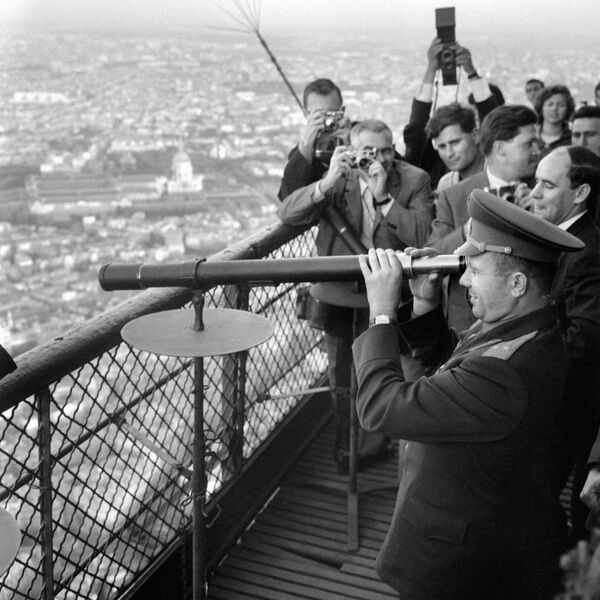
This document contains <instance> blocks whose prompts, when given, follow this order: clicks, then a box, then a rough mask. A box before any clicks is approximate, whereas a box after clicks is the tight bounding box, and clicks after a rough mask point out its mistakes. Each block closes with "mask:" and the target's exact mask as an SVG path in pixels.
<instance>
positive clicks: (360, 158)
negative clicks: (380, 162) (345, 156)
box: [350, 149, 377, 171]
mask: <svg viewBox="0 0 600 600" xmlns="http://www.w3.org/2000/svg"><path fill="white" fill-rule="evenodd" d="M350 159H351V162H350V165H351V167H352V168H353V169H357V168H358V169H362V170H363V171H367V170H368V169H369V167H370V166H371V165H372V164H373V163H374V162H375V161H376V160H377V150H367V149H365V150H362V151H361V152H357V151H356V150H352V151H351V152H350Z"/></svg>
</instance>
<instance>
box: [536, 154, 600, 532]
mask: <svg viewBox="0 0 600 600" xmlns="http://www.w3.org/2000/svg"><path fill="white" fill-rule="evenodd" d="M599 192H600V157H599V156H597V155H595V154H594V153H593V152H592V151H591V150H589V149H587V148H583V147H580V146H562V147H560V148H557V149H555V150H553V151H552V152H550V154H548V155H547V156H545V157H544V158H542V159H541V160H540V163H539V165H538V166H537V169H536V184H535V187H534V188H533V191H532V192H531V199H532V202H533V213H534V215H536V216H538V217H540V218H542V219H544V220H546V221H548V222H550V223H553V224H555V225H558V226H559V227H560V228H561V229H564V230H566V231H568V232H569V233H571V234H573V235H574V236H577V237H578V238H579V239H580V240H581V241H582V242H584V243H585V248H584V249H583V250H581V251H580V252H576V253H573V254H571V253H563V254H561V256H560V258H559V260H558V269H557V273H556V277H555V278H554V282H553V284H552V297H553V298H554V299H555V300H556V303H557V308H558V315H559V320H560V325H561V331H562V334H563V336H564V338H565V341H566V343H567V348H568V351H569V361H568V370H567V380H566V384H565V391H564V395H563V400H562V404H561V408H560V412H559V415H558V419H557V440H556V443H555V444H554V445H553V449H554V456H555V463H554V470H553V473H554V476H555V481H554V483H555V493H556V496H557V497H558V496H559V495H560V493H561V491H562V490H563V488H564V486H565V484H566V482H567V479H568V478H569V475H570V474H571V472H572V471H573V469H574V479H573V485H572V492H571V499H570V501H571V525H572V531H571V533H572V541H576V540H579V539H582V538H586V537H587V535H588V532H587V530H586V527H585V523H586V518H587V510H586V508H585V506H584V505H583V503H582V502H581V501H580V499H579V493H580V492H581V489H582V487H583V483H584V481H585V478H586V476H587V466H586V465H587V459H588V454H589V452H590V450H591V448H592V445H593V443H594V440H595V438H596V431H597V429H598V427H599V426H600V371H599V368H598V367H599V365H600V230H599V229H598V226H597V225H596V223H595V221H594V218H593V217H594V214H595V211H596V208H597V203H598V194H599ZM565 525H566V518H565Z"/></svg>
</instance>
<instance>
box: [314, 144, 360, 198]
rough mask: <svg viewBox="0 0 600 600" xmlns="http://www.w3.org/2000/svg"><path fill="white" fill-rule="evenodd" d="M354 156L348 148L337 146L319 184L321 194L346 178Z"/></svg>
mask: <svg viewBox="0 0 600 600" xmlns="http://www.w3.org/2000/svg"><path fill="white" fill-rule="evenodd" d="M353 160H354V154H353V151H352V148H350V147H349V146H338V147H337V148H335V150H334V151H333V154H332V156H331V161H330V162H329V169H328V171H327V173H325V176H324V177H323V179H321V182H320V184H319V188H320V190H321V192H322V193H323V194H325V193H327V192H328V191H329V190H331V189H332V188H333V187H335V185H336V184H337V183H338V181H340V180H341V179H343V178H345V177H348V176H349V175H350V171H351V170H352V163H353Z"/></svg>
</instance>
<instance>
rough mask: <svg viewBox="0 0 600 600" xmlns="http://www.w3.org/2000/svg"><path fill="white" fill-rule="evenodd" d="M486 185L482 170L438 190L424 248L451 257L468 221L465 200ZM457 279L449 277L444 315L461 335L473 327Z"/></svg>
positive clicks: (468, 308) (462, 291)
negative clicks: (426, 247) (430, 248)
mask: <svg viewBox="0 0 600 600" xmlns="http://www.w3.org/2000/svg"><path fill="white" fill-rule="evenodd" d="M489 185H490V182H489V180H488V176H487V171H485V170H484V171H481V173H476V174H475V175H472V176H471V177H468V178H467V179H464V180H463V181H461V182H460V183H457V184H456V185H452V186H450V187H448V188H446V189H445V190H442V191H441V192H440V193H439V194H438V196H437V198H436V199H435V219H434V220H433V222H432V223H431V235H430V236H429V239H428V240H427V246H430V247H432V248H435V249H436V250H437V251H438V252H439V253H440V254H452V253H453V252H454V250H456V249H457V248H458V247H459V246H461V245H462V244H463V242H464V241H465V236H464V233H463V225H464V224H465V223H466V222H467V221H468V220H469V214H468V212H467V198H468V197H469V194H470V193H471V192H472V191H473V190H475V189H478V190H482V189H483V188H485V187H489ZM459 279H460V275H450V277H449V280H448V294H447V301H446V313H447V317H448V324H449V325H450V327H452V328H453V329H456V331H463V330H464V329H468V328H469V327H470V326H471V325H472V324H473V314H472V312H471V307H470V305H469V303H468V301H467V296H466V293H465V289H464V288H463V287H461V286H460V285H459V283H458V281H459Z"/></svg>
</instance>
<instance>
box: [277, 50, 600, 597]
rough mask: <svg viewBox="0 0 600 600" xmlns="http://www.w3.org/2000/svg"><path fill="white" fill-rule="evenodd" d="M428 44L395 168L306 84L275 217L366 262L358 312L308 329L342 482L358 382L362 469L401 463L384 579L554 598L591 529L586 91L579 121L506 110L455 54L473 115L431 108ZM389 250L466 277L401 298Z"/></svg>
mask: <svg viewBox="0 0 600 600" xmlns="http://www.w3.org/2000/svg"><path fill="white" fill-rule="evenodd" d="M442 47H443V45H442V43H441V42H440V40H439V39H435V40H434V41H433V43H432V44H431V46H430V47H429V49H428V54H427V60H426V68H425V74H424V76H423V80H422V84H421V86H420V89H419V91H418V93H417V95H416V96H415V98H414V99H413V103H412V110H411V113H410V119H409V122H408V124H407V125H406V127H405V128H404V131H403V134H404V146H405V151H404V153H403V154H402V155H401V154H400V153H399V152H398V151H397V150H396V148H395V145H394V140H393V134H392V131H391V130H390V128H389V127H388V126H387V125H386V124H385V123H383V122H381V121H379V120H376V119H365V120H361V121H360V122H353V121H352V120H351V119H350V118H348V116H347V115H346V114H345V110H344V105H343V96H342V92H341V90H340V89H339V87H338V86H336V85H335V84H334V83H333V82H332V81H331V80H329V79H319V80H316V81H314V82H312V83H310V84H309V85H308V86H307V87H306V89H305V93H304V107H305V109H306V113H307V115H308V117H307V123H306V126H305V128H304V130H303V132H302V134H301V136H300V140H299V143H298V145H297V146H296V147H295V148H294V149H293V150H292V151H291V152H290V155H289V160H288V163H287V165H286V167H285V170H284V176H283V179H282V182H281V187H280V191H279V198H280V200H281V206H280V209H279V216H280V218H281V220H282V221H283V222H284V223H287V224H290V225H310V224H314V225H317V224H318V234H317V252H318V254H319V255H337V254H357V253H360V255H361V257H360V264H361V269H362V272H363V275H364V282H365V283H364V285H365V288H364V292H365V294H366V297H367V299H368V308H364V309H358V310H354V309H352V308H348V307H344V306H340V305H338V304H337V303H336V305H327V304H326V303H324V302H323V301H322V300H321V301H319V300H315V303H316V304H317V305H318V306H317V309H318V310H317V311H316V312H318V313H319V314H320V316H321V317H322V316H323V315H325V318H319V319H315V322H314V323H313V326H315V327H319V328H321V329H323V330H324V337H325V347H326V350H327V355H328V359H329V376H330V386H331V396H332V401H333V406H334V414H335V424H336V442H335V448H334V449H333V452H334V458H335V460H336V461H337V463H338V465H339V468H340V470H341V471H345V470H347V453H348V429H349V411H350V407H351V406H352V404H351V402H349V399H350V398H349V393H350V392H349V390H350V381H351V375H352V366H353V367H354V369H355V374H356V380H357V393H356V399H355V400H356V409H357V412H358V416H359V420H360V423H361V425H362V427H363V432H362V438H361V445H360V447H359V450H358V453H359V461H364V462H368V461H369V460H377V459H378V458H380V457H383V456H388V455H389V439H399V440H401V443H403V444H406V447H405V450H404V471H403V475H402V479H401V482H400V487H399V491H398V498H397V502H396V508H395V511H394V516H393V518H392V524H391V526H390V529H389V532H388V535H387V537H386V540H385V543H384V545H383V548H382V549H381V551H380V553H379V556H378V559H377V570H378V573H379V574H380V576H381V577H382V578H383V579H384V580H385V581H386V582H388V583H389V584H390V585H391V586H392V587H394V588H395V589H396V590H398V592H399V593H400V598H401V599H404V600H417V599H423V600H425V599H427V600H436V599H440V600H442V599H443V600H450V599H453V598H457V599H458V598H461V599H462V600H464V599H466V598H488V599H489V598H511V599H512V600H514V599H518V598H523V599H528V600H531V599H536V598H540V599H542V598H544V599H546V598H553V597H554V595H555V594H557V593H559V591H560V590H561V589H562V587H561V586H562V582H561V578H562V572H561V570H560V568H559V559H560V556H561V555H563V554H564V553H565V552H567V551H568V549H569V548H572V547H573V546H574V545H575V544H577V543H578V542H579V541H581V540H587V539H589V535H590V528H589V523H590V516H589V508H588V507H591V508H592V511H593V512H592V514H594V512H600V434H599V432H598V431H599V427H600V369H599V367H600V228H599V223H600V212H599V208H598V202H599V197H600V84H598V86H596V89H595V90H594V93H595V104H591V103H590V104H587V103H585V102H580V105H579V106H577V103H576V101H575V100H574V98H573V97H572V95H571V93H570V91H569V89H568V87H566V86H565V85H562V84H560V83H556V84H553V85H545V84H544V82H542V81H540V80H539V79H535V78H532V79H530V80H528V81H526V82H525V84H524V102H523V103H522V104H506V103H505V100H504V97H503V95H502V93H501V91H500V90H499V89H498V88H497V86H493V85H492V84H490V83H489V82H488V81H487V80H486V79H485V78H484V77H482V76H481V75H479V73H478V71H477V69H476V68H475V66H474V64H473V59H472V56H471V53H470V51H469V50H468V49H467V48H465V47H463V46H461V45H459V44H457V45H456V48H455V54H456V63H457V68H459V69H461V70H462V73H463V76H464V77H466V78H467V80H468V82H469V85H470V87H471V95H470V97H469V105H462V104H460V103H458V102H454V103H451V104H448V105H445V106H439V107H438V106H433V100H434V95H435V85H436V83H435V81H436V77H437V75H438V74H439V55H440V52H441V51H442ZM525 98H526V100H525ZM349 237H350V238H351V239H350V242H349V241H348V238H349ZM398 250H400V251H404V252H406V253H407V254H410V255H411V256H413V257H421V256H431V255H434V254H436V253H440V254H452V253H454V254H458V255H461V256H463V257H465V262H466V270H465V271H464V273H462V274H452V275H446V276H442V275H440V274H437V273H435V272H433V273H429V274H425V275H420V276H418V277H416V278H414V279H411V280H410V281H406V280H405V279H404V277H403V275H402V267H401V264H400V262H399V260H398V257H397V254H396V251H398ZM339 304H343V303H339ZM356 314H358V315H359V318H358V319H357V320H355V321H354V329H353V315H356ZM357 321H358V323H359V327H358V330H357V328H356V322H357ZM352 352H353V354H352ZM352 356H353V359H354V363H352ZM373 435H377V436H378V437H376V438H375V439H374V440H373V439H372V438H371V439H370V436H373ZM597 436H598V437H597ZM569 479H570V480H571V482H570V489H571V490H572V493H571V498H570V506H569V509H568V511H567V512H568V514H567V512H565V510H564V509H563V506H562V505H561V502H560V496H561V493H563V491H564V489H565V486H566V485H567V481H568V480H569ZM581 499H583V500H584V502H585V504H584V503H583V502H582V501H581ZM599 589H600V586H599Z"/></svg>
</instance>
